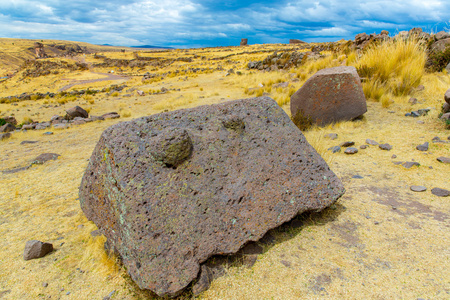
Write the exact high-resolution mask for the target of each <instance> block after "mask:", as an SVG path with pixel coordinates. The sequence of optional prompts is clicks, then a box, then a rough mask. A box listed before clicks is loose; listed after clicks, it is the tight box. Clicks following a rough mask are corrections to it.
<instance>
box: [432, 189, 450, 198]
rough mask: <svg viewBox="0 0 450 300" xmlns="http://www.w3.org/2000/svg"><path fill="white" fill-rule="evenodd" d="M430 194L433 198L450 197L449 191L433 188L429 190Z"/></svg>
mask: <svg viewBox="0 0 450 300" xmlns="http://www.w3.org/2000/svg"><path fill="white" fill-rule="evenodd" d="M431 193H432V194H433V195H435V196H438V197H448V196H450V191H449V190H445V189H441V188H434V189H432V190H431Z"/></svg>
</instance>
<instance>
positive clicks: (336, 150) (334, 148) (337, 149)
mask: <svg viewBox="0 0 450 300" xmlns="http://www.w3.org/2000/svg"><path fill="white" fill-rule="evenodd" d="M328 150H330V151H331V152H333V153H337V152H341V147H339V146H334V147H331V148H328Z"/></svg>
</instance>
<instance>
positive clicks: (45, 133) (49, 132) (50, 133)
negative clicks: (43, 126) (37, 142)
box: [44, 131, 53, 135]
mask: <svg viewBox="0 0 450 300" xmlns="http://www.w3.org/2000/svg"><path fill="white" fill-rule="evenodd" d="M52 134H53V132H51V131H47V132H44V135H52Z"/></svg>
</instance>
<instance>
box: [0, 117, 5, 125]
mask: <svg viewBox="0 0 450 300" xmlns="http://www.w3.org/2000/svg"><path fill="white" fill-rule="evenodd" d="M5 124H6V121H5V119H1V118H0V126H3V125H5Z"/></svg>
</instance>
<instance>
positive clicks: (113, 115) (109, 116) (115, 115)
mask: <svg viewBox="0 0 450 300" xmlns="http://www.w3.org/2000/svg"><path fill="white" fill-rule="evenodd" d="M101 117H102V118H103V119H105V120H106V119H117V118H120V115H119V114H118V113H116V112H110V113H107V114H104V115H102V116H101Z"/></svg>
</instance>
